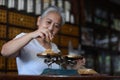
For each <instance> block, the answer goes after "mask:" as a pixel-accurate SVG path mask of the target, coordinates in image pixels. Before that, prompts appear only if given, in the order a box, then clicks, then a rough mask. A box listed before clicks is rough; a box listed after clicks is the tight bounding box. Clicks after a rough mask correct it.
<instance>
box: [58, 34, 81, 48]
mask: <svg viewBox="0 0 120 80" xmlns="http://www.w3.org/2000/svg"><path fill="white" fill-rule="evenodd" d="M70 41H71V43H72V46H73V47H74V48H77V47H78V45H79V40H78V38H74V37H69V36H61V38H60V45H61V46H63V47H68V44H69V42H70Z"/></svg>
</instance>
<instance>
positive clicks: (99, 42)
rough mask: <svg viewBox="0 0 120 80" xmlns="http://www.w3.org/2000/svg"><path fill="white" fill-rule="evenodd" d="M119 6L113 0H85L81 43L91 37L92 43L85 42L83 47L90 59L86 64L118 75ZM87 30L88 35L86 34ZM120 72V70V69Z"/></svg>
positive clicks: (100, 71) (97, 69)
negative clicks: (116, 59)
mask: <svg viewBox="0 0 120 80" xmlns="http://www.w3.org/2000/svg"><path fill="white" fill-rule="evenodd" d="M118 7H120V5H117V4H116V3H115V2H114V1H112V0H110V1H109V0H106V1H105V0H101V1H96V0H92V1H89V0H85V1H84V13H85V15H84V16H85V17H84V18H85V19H84V22H85V24H84V25H83V26H81V29H83V30H81V32H82V34H81V43H83V42H85V41H83V40H85V37H87V38H86V39H89V41H91V43H92V45H87V44H83V45H82V49H84V51H85V55H86V58H87V59H88V60H87V63H88V64H87V65H86V66H87V67H93V68H95V70H96V71H97V72H99V73H101V74H102V73H105V74H110V75H116V72H115V70H116V69H115V66H116V65H115V64H118V63H119V62H118V61H115V58H116V56H118V57H119V56H120V54H119V53H120V50H119V47H120V46H119V43H120V35H119V34H120V26H119V25H118V24H120V21H119V20H120V17H119V14H120V11H119V10H118V9H117V8H118ZM116 20H117V21H116ZM116 27H117V28H116ZM118 27H119V28H118ZM88 29H89V30H88ZM86 31H87V34H86V35H87V36H85V32H86ZM83 32H84V33H83ZM86 41H87V40H86ZM89 41H87V42H89ZM87 42H86V43H87ZM89 43H90V42H89ZM88 55H90V56H91V57H93V58H91V57H89V56H88ZM90 61H92V62H90ZM89 62H90V63H89ZM91 64H92V65H91ZM103 64H104V65H103ZM90 65H91V66H90ZM117 66H120V65H117ZM117 68H120V67H117ZM118 72H120V71H119V69H118Z"/></svg>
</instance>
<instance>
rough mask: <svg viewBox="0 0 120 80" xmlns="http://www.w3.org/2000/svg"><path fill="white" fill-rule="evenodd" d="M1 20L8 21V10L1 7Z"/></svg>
mask: <svg viewBox="0 0 120 80" xmlns="http://www.w3.org/2000/svg"><path fill="white" fill-rule="evenodd" d="M0 22H2V23H6V22H7V11H6V10H3V9H0Z"/></svg>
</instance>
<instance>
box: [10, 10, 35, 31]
mask: <svg viewBox="0 0 120 80" xmlns="http://www.w3.org/2000/svg"><path fill="white" fill-rule="evenodd" d="M8 21H9V23H10V24H13V25H17V26H23V27H27V28H31V29H35V26H36V18H35V17H33V16H28V15H25V14H20V13H16V12H9V20H8Z"/></svg>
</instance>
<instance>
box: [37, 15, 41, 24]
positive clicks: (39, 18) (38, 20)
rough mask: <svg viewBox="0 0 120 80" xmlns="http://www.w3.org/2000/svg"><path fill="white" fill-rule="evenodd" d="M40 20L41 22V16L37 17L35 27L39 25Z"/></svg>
mask: <svg viewBox="0 0 120 80" xmlns="http://www.w3.org/2000/svg"><path fill="white" fill-rule="evenodd" d="M40 20H41V16H39V17H38V18H37V26H39V25H40Z"/></svg>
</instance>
